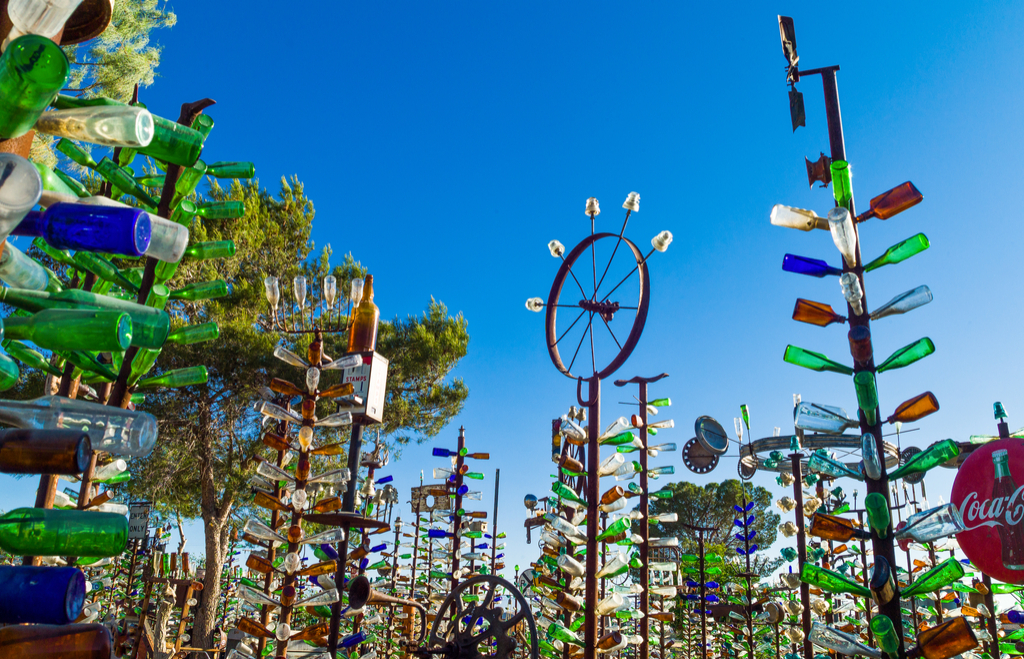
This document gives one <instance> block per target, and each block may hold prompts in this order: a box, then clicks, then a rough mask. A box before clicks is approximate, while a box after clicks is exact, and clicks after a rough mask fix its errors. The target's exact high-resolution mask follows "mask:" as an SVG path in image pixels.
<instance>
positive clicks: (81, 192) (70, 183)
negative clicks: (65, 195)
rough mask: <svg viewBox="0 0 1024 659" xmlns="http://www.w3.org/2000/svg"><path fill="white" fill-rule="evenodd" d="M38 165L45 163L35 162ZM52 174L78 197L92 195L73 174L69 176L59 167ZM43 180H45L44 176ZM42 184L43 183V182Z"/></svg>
mask: <svg viewBox="0 0 1024 659" xmlns="http://www.w3.org/2000/svg"><path fill="white" fill-rule="evenodd" d="M40 166H45V165H39V164H36V167H37V168H38V167H40ZM53 174H54V175H55V176H56V177H57V178H59V179H60V180H61V182H62V183H64V185H66V186H67V187H68V189H69V190H71V191H72V192H73V193H74V194H75V195H77V196H78V197H80V198H85V197H91V196H92V193H91V192H89V189H88V188H87V187H85V185H83V184H82V182H81V181H79V180H78V179H77V178H75V177H73V176H70V175H69V174H67V173H66V172H62V171H61V170H59V169H55V170H53ZM43 180H44V181H45V178H44V179H43ZM44 185H45V183H44ZM58 192H59V191H58Z"/></svg>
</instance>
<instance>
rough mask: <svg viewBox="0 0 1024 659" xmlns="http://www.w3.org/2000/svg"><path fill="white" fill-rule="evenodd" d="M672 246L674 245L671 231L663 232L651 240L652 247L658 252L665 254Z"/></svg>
mask: <svg viewBox="0 0 1024 659" xmlns="http://www.w3.org/2000/svg"><path fill="white" fill-rule="evenodd" d="M671 244H672V232H671V231H662V232H661V233H659V234H658V235H656V236H655V237H653V238H651V247H653V248H654V249H656V250H658V251H659V252H664V251H665V250H667V249H668V246H669V245H671Z"/></svg>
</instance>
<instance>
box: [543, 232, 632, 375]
mask: <svg viewBox="0 0 1024 659" xmlns="http://www.w3.org/2000/svg"><path fill="white" fill-rule="evenodd" d="M599 252H600V256H599ZM605 254H607V255H608V256H607V258H605V257H604V255H605ZM650 289H651V278H650V274H649V272H648V270H647V260H646V257H645V256H644V254H643V253H641V252H640V250H639V249H638V248H637V246H636V245H634V244H633V242H632V241H630V240H629V239H628V238H624V237H622V236H621V235H619V234H615V233H595V234H591V235H590V236H589V237H587V238H586V239H585V240H583V241H582V242H580V244H579V245H576V247H575V248H574V249H573V250H572V251H571V252H569V253H568V254H567V255H566V256H564V257H563V261H562V266H561V267H560V268H559V269H558V274H557V275H556V276H555V281H554V283H553V284H552V285H551V292H550V293H549V294H548V301H547V316H546V319H545V329H546V331H547V342H548V353H549V354H550V355H551V361H552V362H554V364H555V368H557V369H558V370H559V371H561V372H562V373H563V374H565V375H566V376H568V377H570V378H573V379H575V378H576V377H577V376H576V375H574V374H573V369H574V368H576V369H577V370H578V371H579V372H581V373H582V374H583V377H590V376H591V374H593V375H597V377H599V378H600V379H604V378H606V377H608V376H609V375H611V374H612V373H614V372H615V371H616V370H617V369H618V368H619V367H620V366H622V364H623V363H624V362H625V361H626V360H627V359H628V358H629V355H630V354H631V353H632V352H633V349H634V348H635V347H636V344H637V341H639V339H640V335H641V334H642V333H643V330H644V323H646V322H647V308H648V305H649V304H650V297H649V296H650ZM559 310H562V316H561V318H559V317H558V311H559ZM566 359H568V364H566V363H565V360H566ZM588 362H589V366H588ZM588 369H589V372H587V371H588Z"/></svg>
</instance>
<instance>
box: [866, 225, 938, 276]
mask: <svg viewBox="0 0 1024 659" xmlns="http://www.w3.org/2000/svg"><path fill="white" fill-rule="evenodd" d="M928 246H929V242H928V236H926V235H924V234H923V233H919V234H917V235H915V236H911V237H910V238H907V239H906V240H904V241H903V242H900V243H896V244H895V245H893V246H892V247H890V248H889V249H887V250H885V254H882V255H881V256H879V257H878V258H877V259H875V260H874V261H872V262H871V263H868V264H867V265H866V266H864V272H871V271H872V270H875V269H877V268H881V267H882V266H883V265H889V264H891V263H899V262H900V261H906V260H907V259H909V258H910V257H911V256H914V255H915V254H920V253H921V252H923V251H924V250H926V249H928Z"/></svg>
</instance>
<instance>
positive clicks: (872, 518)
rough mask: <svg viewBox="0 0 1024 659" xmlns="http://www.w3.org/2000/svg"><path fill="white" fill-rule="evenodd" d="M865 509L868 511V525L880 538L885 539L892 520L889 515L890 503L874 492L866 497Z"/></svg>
mask: <svg viewBox="0 0 1024 659" xmlns="http://www.w3.org/2000/svg"><path fill="white" fill-rule="evenodd" d="M864 508H865V509H866V510H867V511H868V524H870V525H871V528H873V529H874V530H875V533H877V534H878V537H879V538H884V537H885V536H886V534H887V533H888V532H889V522H890V521H891V520H892V518H891V516H890V515H889V502H888V501H886V499H885V496H884V495H882V494H880V493H879V492H872V493H871V494H869V495H867V496H866V497H864Z"/></svg>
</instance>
